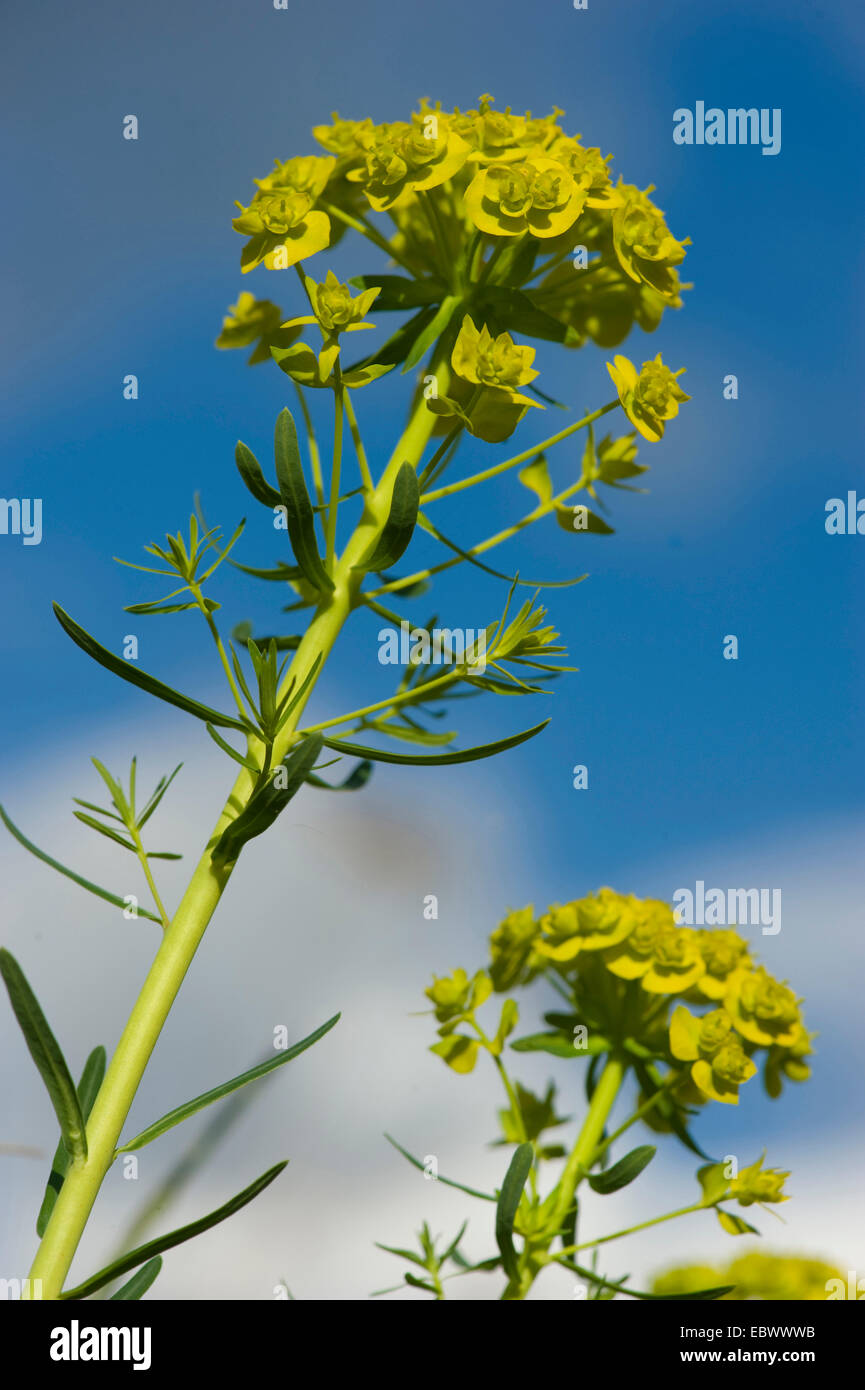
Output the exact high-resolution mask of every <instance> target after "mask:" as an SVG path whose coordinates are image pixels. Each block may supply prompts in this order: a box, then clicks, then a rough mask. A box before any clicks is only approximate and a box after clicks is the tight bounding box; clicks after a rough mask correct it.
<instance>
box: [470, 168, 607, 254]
mask: <svg viewBox="0 0 865 1390" xmlns="http://www.w3.org/2000/svg"><path fill="white" fill-rule="evenodd" d="M585 202H586V190H585V189H583V188H580V187H578V185H577V184H576V183H575V182H574V179H573V178H572V177H571V175H570V174H569V173H568V171H567V169H566V168H565V166H564V164H560V163H559V162H558V160H556V159H550V158H548V157H547V156H546V155H534V156H532V157H531V158H529V159H527V160H525V161H523V162H522V163H514V164H508V163H503V162H501V161H500V162H498V163H496V164H490V165H489V167H488V168H485V169H481V170H480V171H479V173H477V174H476V175H475V177H474V178H473V179H472V181H471V183H470V184H469V186H468V188H467V189H466V194H465V206H466V211H467V212H468V214H469V217H470V218H471V220H472V222H473V223H474V225H475V226H476V227H477V229H478V231H481V232H487V233H489V235H491V236H521V235H522V234H523V233H524V232H531V234H532V236H536V237H541V238H546V237H554V236H559V235H560V234H561V233H562V232H566V231H567V230H568V228H569V227H570V226H572V225H573V223H574V222H576V220H577V218H578V217H579V215H580V213H581V212H582V210H583V208H584V206H585Z"/></svg>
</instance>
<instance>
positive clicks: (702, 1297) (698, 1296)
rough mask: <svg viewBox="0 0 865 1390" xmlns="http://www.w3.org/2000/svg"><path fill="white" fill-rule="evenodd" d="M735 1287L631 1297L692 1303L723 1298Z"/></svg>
mask: <svg viewBox="0 0 865 1390" xmlns="http://www.w3.org/2000/svg"><path fill="white" fill-rule="evenodd" d="M735 1287H736V1285H735V1284H720V1285H719V1286H718V1288H716V1289H697V1290H696V1291H695V1292H693V1293H635V1294H633V1295H632V1296H633V1297H634V1298H647V1299H651V1300H652V1301H653V1302H655V1303H667V1302H669V1301H670V1300H671V1299H675V1300H676V1302H677V1303H678V1302H686V1301H687V1302H691V1303H694V1302H705V1301H707V1300H710V1299H717V1298H723V1297H724V1295H725V1294H727V1293H732V1292H733V1290H734V1289H735ZM624 1292H626V1293H630V1292H631V1290H630V1289H626V1290H624Z"/></svg>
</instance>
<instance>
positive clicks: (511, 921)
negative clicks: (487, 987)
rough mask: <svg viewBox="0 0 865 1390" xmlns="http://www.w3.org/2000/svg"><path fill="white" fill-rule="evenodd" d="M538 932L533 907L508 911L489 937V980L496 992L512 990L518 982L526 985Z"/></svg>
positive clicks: (538, 928)
mask: <svg viewBox="0 0 865 1390" xmlns="http://www.w3.org/2000/svg"><path fill="white" fill-rule="evenodd" d="M539 931H540V927H539V925H538V923H537V921H536V920H535V914H534V910H533V908H531V907H523V908H520V909H519V911H517V912H509V913H508V915H507V917H505V919H504V921H503V922H500V923H499V925H498V926H497V927H496V929H495V931H494V932H493V933H492V935H491V936H490V977H491V979H492V982H493V989H494V990H495V991H496V992H497V993H499V992H500V991H502V990H506V989H510V988H511V986H512V985H514V984H516V983H517V981H519V982H520V983H524V982H525V981H524V978H523V977H524V972H525V970H526V968H527V967H529V968H530V958H531V956H532V953H533V947H534V944H535V941H536V940H537V937H538V933H539Z"/></svg>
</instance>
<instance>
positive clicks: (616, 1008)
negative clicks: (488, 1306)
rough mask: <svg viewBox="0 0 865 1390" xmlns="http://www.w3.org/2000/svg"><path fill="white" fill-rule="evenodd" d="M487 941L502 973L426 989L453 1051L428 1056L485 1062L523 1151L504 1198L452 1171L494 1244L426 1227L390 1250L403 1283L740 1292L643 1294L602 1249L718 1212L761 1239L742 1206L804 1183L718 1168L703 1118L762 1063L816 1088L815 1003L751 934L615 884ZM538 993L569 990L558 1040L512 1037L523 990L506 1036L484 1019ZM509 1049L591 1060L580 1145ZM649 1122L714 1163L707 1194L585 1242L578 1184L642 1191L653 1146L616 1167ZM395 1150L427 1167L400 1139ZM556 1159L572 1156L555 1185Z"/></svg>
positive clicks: (511, 1291) (607, 1293) (702, 1178)
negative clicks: (703, 1134) (407, 1264)
mask: <svg viewBox="0 0 865 1390" xmlns="http://www.w3.org/2000/svg"><path fill="white" fill-rule="evenodd" d="M489 944H490V961H489V966H488V968H487V969H483V970H479V971H477V972H476V974H475V975H474V976H473V977H472V978H471V979H470V978H469V976H468V975H467V974H466V972H465V971H464V970H461V969H460V970H456V971H454V973H453V974H452V975H448V976H444V977H442V978H440V979H435V980H434V982H433V984H432V985H431V986H430V988H429V989H427V991H426V994H427V997H428V998H429V999H430V1000H431V1002H432V1005H433V1011H434V1014H435V1017H436V1019H437V1021H438V1023H439V1025H440V1027H439V1030H438V1031H439V1041H438V1042H436V1043H434V1044H433V1046H432V1048H431V1049H430V1050H431V1051H432V1052H435V1053H437V1054H438V1055H439V1056H440V1057H441V1058H442V1059H443V1060H444V1061H445V1062H446V1063H447V1064H448V1066H449V1067H451V1068H452V1069H453V1070H454V1071H455V1072H458V1073H461V1074H464V1075H465V1074H467V1073H469V1072H471V1071H473V1070H474V1068H475V1065H476V1063H477V1060H478V1058H479V1056H481V1055H482V1054H483V1053H487V1054H488V1055H489V1057H490V1058H491V1059H492V1061H493V1063H494V1065H495V1068H496V1071H497V1072H498V1075H499V1078H500V1080H501V1082H502V1084H503V1086H504V1091H505V1097H506V1100H507V1105H506V1108H505V1109H504V1110H500V1111H499V1120H500V1124H501V1130H502V1137H501V1138H500V1139H499V1140H497V1141H496V1142H497V1143H499V1144H502V1145H507V1146H513V1155H512V1157H511V1160H510V1163H509V1165H508V1168H507V1172H506V1173H505V1175H504V1180H503V1182H502V1185H501V1188H499V1189H498V1190H497V1191H496V1192H495V1193H486V1192H482V1191H479V1190H478V1189H477V1188H474V1187H465V1186H463V1184H462V1183H459V1182H455V1181H454V1180H453V1179H452V1178H451V1177H446V1178H445V1177H442V1178H441V1181H443V1182H446V1183H447V1184H448V1185H449V1186H452V1187H457V1188H460V1189H461V1190H462V1191H464V1192H467V1193H468V1194H469V1195H470V1196H472V1197H475V1198H479V1199H481V1200H486V1201H487V1202H489V1203H492V1204H494V1205H495V1240H496V1244H497V1247H498V1249H497V1252H496V1253H494V1254H492V1255H490V1256H488V1257H486V1258H485V1259H483V1260H480V1261H475V1262H471V1261H470V1260H468V1259H467V1258H466V1257H465V1256H464V1254H463V1253H462V1251H461V1250H460V1242H461V1240H462V1237H463V1233H464V1231H465V1225H463V1227H462V1228H461V1230H460V1232H459V1234H458V1235H457V1236H456V1237H455V1238H454V1239H453V1240H451V1241H450V1242H449V1243H448V1244H447V1245H446V1246H444V1247H442V1248H441V1249H438V1248H437V1247H436V1242H435V1240H434V1239H433V1238H432V1236H431V1234H430V1231H429V1228H428V1226H427V1225H426V1224H425V1225H424V1227H423V1230H422V1231H421V1236H420V1249H419V1251H418V1252H417V1253H415V1252H413V1251H406V1250H401V1249H395V1248H394V1247H391V1246H383V1247H382V1248H383V1249H385V1250H389V1251H391V1253H392V1254H395V1255H398V1256H399V1257H400V1258H402V1259H408V1260H410V1261H411V1262H412V1264H413V1265H415V1266H416V1268H417V1269H419V1270H420V1271H421V1273H420V1274H419V1273H416V1272H411V1271H410V1272H409V1273H407V1274H406V1275H405V1279H406V1282H407V1283H409V1284H411V1285H412V1286H414V1287H416V1288H421V1289H423V1290H424V1292H426V1293H430V1294H433V1295H434V1296H435V1297H436V1298H437V1299H442V1298H444V1297H445V1289H444V1282H445V1281H446V1280H448V1279H451V1278H457V1277H459V1276H461V1275H463V1274H472V1273H477V1272H484V1273H489V1272H492V1271H495V1270H501V1271H502V1274H503V1276H504V1289H503V1292H502V1295H501V1296H502V1298H503V1299H507V1300H519V1299H523V1298H525V1297H526V1296H527V1294H528V1293H529V1291H530V1289H531V1288H532V1286H533V1285H534V1283H535V1280H536V1279H537V1278H538V1276H539V1275H540V1274H541V1273H542V1272H543V1271H544V1270H545V1269H549V1268H556V1267H558V1268H564V1269H567V1270H570V1271H571V1272H572V1273H574V1274H576V1275H577V1276H578V1277H579V1279H580V1280H581V1281H582V1282H581V1283H580V1284H579V1285H578V1286H577V1287H578V1292H579V1293H581V1294H582V1296H583V1297H591V1298H598V1299H606V1298H615V1297H616V1296H617V1295H623V1296H628V1297H631V1298H637V1299H645V1298H660V1297H669V1298H703V1299H714V1298H721V1297H723V1296H724V1295H726V1294H727V1293H729V1292H730V1290H731V1288H732V1287H733V1286H732V1285H731V1284H729V1283H727V1284H717V1283H716V1284H715V1285H714V1286H713V1285H712V1284H711V1282H703V1283H701V1282H699V1281H697V1282H695V1283H692V1284H691V1285H690V1287H689V1288H687V1289H686V1290H685V1291H684V1292H681V1291H677V1292H671V1293H658V1292H654V1293H645V1292H641V1291H640V1290H638V1289H635V1288H633V1287H632V1286H631V1285H630V1283H629V1282H628V1280H629V1276H627V1275H624V1276H619V1277H610V1276H609V1275H608V1274H607V1273H606V1272H601V1270H600V1269H599V1265H598V1256H599V1254H600V1251H601V1247H603V1246H605V1245H607V1244H608V1243H609V1242H610V1241H615V1240H620V1239H622V1238H623V1237H625V1236H629V1235H632V1234H633V1233H634V1232H636V1231H642V1230H645V1229H647V1228H649V1227H652V1226H657V1225H659V1224H661V1223H662V1222H665V1221H670V1220H673V1219H674V1218H677V1217H680V1216H686V1215H690V1214H692V1213H697V1212H704V1211H714V1212H715V1213H716V1214H717V1217H718V1220H719V1222H720V1224H721V1226H722V1228H723V1230H724V1231H726V1232H727V1233H728V1234H730V1235H734V1236H736V1235H743V1234H745V1233H746V1232H752V1233H754V1232H755V1228H754V1227H753V1226H752V1225H750V1224H749V1222H748V1221H747V1220H746V1219H745V1218H744V1217H743V1216H742V1215H741V1214H740V1213H739V1212H738V1211H737V1210H736V1206H739V1207H744V1208H746V1209H747V1208H753V1207H755V1206H759V1207H762V1208H763V1209H764V1210H770V1208H769V1206H768V1205H767V1204H769V1203H778V1202H785V1201H787V1195H786V1194H785V1193H784V1191H783V1187H784V1180H785V1179H786V1178H788V1177H789V1176H790V1175H789V1173H785V1172H780V1171H778V1170H776V1169H772V1168H765V1167H764V1166H763V1163H764V1158H765V1154H764V1155H763V1156H761V1157H759V1158H757V1159H756V1160H755V1161H754V1162H751V1163H748V1164H745V1163H742V1164H740V1163H739V1161H738V1156H737V1155H735V1154H728V1155H726V1156H725V1157H724V1159H723V1160H720V1161H719V1160H715V1159H712V1158H711V1157H710V1155H709V1154H706V1153H704V1152H703V1150H702V1148H701V1147H700V1146H699V1144H698V1143H697V1140H696V1139H695V1138H694V1135H693V1134H692V1132H691V1120H692V1117H693V1116H694V1115H696V1114H697V1113H698V1111H699V1109H700V1107H701V1106H704V1105H706V1104H707V1103H709V1102H718V1103H720V1104H722V1105H725V1106H729V1105H738V1104H739V1092H740V1088H741V1087H742V1086H744V1085H745V1084H746V1083H747V1082H748V1081H750V1080H751V1079H752V1078H753V1077H754V1076H756V1074H757V1072H758V1070H759V1066H758V1064H759V1063H761V1062H762V1065H763V1080H764V1085H765V1088H766V1090H767V1092H768V1094H769V1095H770V1096H772V1097H773V1098H777V1097H778V1096H779V1095H780V1094H781V1090H782V1085H783V1080H784V1079H785V1078H786V1079H787V1080H790V1081H804V1080H806V1079H807V1077H808V1076H809V1075H810V1071H809V1066H808V1062H807V1060H806V1059H807V1058H808V1056H809V1055H810V1053H811V1041H812V1035H811V1034H809V1033H808V1031H807V1029H806V1028H805V1024H804V1022H803V1019H802V1014H801V1009H800V1004H801V1000H799V999H797V997H796V995H795V994H794V993H793V991H792V990H791V989H790V988H789V986H788V985H787V984H786V983H781V982H779V981H777V980H775V979H773V978H772V976H771V975H769V974H768V972H767V971H766V969H765V967H764V966H761V965H758V964H757V963H756V960H755V959H754V954H753V952H752V950H751V948H750V947H749V945H748V943H747V942H746V941H745V940H744V939H743V938H742V937H741V936H740V935H739V933H738V932H736V931H734V930H732V929H718V930H711V931H708V930H707V931H695V930H694V929H693V928H691V927H687V926H682V925H680V924H679V923H678V922H677V921H676V919H675V916H674V913H673V909H672V908H671V907H669V906H668V905H667V904H666V903H662V902H657V901H654V900H652V899H647V900H642V901H641V900H640V899H638V898H635V897H632V896H624V895H622V894H620V893H614V892H613V891H612V890H611V889H609V888H602V889H601V890H600V892H599V893H597V894H590V895H589V896H588V897H586V898H581V899H579V900H577V901H574V902H570V903H565V904H564V905H562V904H559V903H555V904H553V905H552V906H551V907H550V908H549V909H548V910H547V912H545V913H543V914H541V915H540V916H536V914H535V913H534V911H533V909H532V908H531V907H526V908H522V909H521V910H520V911H518V912H511V913H509V914H508V916H507V917H506V918H505V919H504V921H502V922H501V923H500V924H499V926H498V927H497V928H496V930H495V931H494V932H493V933H492V935H491V936H490V941H489ZM541 985H546V986H547V988H548V990H549V991H550V993H551V994H554V995H555V996H556V1000H555V1002H556V1008H554V1009H552V1010H550V1011H548V1012H545V1013H544V1016H543V1017H544V1021H545V1023H546V1024H547V1028H546V1030H545V1031H543V1032H539V1033H530V1034H528V1035H526V1036H524V1037H520V1038H513V1037H512V1035H513V1033H514V1031H515V1029H516V1027H517V1024H518V1022H519V1008H518V1005H517V1001H516V1000H515V999H513V998H510V997H507V998H505V1000H504V1002H503V1004H502V1006H501V1009H500V1010H499V1011H498V1018H497V1019H496V1017H495V1015H494V1017H493V1020H492V1023H493V1024H494V1025H495V1032H493V1031H492V1028H491V1027H490V1024H489V1023H488V1024H487V1025H486V1027H485V1026H484V1025H483V1024H482V1023H481V1022H480V1020H479V1018H478V1010H479V1009H480V1008H481V1007H482V1006H483V1005H484V1004H485V1003H486V1002H487V1001H488V1000H490V999H491V998H492V996H493V994H494V993H498V994H506V995H508V996H509V995H510V994H511V992H512V991H513V990H516V989H524V988H529V987H532V986H534V987H535V990H534V992H535V993H537V992H538V989H539V988H540V986H541ZM509 1039H510V1042H509V1041H508V1040H509ZM506 1046H509V1047H510V1049H511V1050H512V1051H515V1052H518V1053H526V1052H542V1053H549V1054H551V1055H552V1056H554V1057H560V1058H570V1059H574V1060H577V1059H582V1060H583V1062H584V1064H585V1075H584V1082H585V1095H586V1104H585V1109H584V1113H583V1116H582V1122H581V1125H580V1128H579V1131H578V1133H577V1135H576V1138H575V1139H574V1140H573V1141H572V1142H571V1143H570V1145H564V1144H562V1143H559V1142H552V1143H551V1142H549V1138H548V1135H549V1131H551V1130H552V1131H556V1132H557V1133H556V1134H554V1135H553V1136H552V1137H553V1139H554V1140H557V1139H558V1137H559V1136H558V1131H559V1130H560V1129H561V1127H562V1126H563V1125H565V1124H566V1123H567V1118H568V1117H562V1116H560V1115H559V1114H557V1112H556V1098H555V1097H556V1088H555V1086H554V1084H553V1083H550V1085H549V1087H548V1088H547V1090H546V1092H545V1094H544V1095H535V1094H534V1093H533V1092H532V1091H531V1090H530V1089H529V1088H528V1087H525V1086H522V1085H521V1084H520V1083H519V1082H518V1081H514V1080H512V1078H511V1075H510V1071H509V1068H508V1066H506V1064H505V1061H504V1053H505V1049H506ZM628 1091H630V1092H631V1099H632V1108H631V1113H630V1114H629V1115H628V1117H627V1119H625V1120H624V1121H623V1122H622V1123H621V1124H618V1125H617V1126H616V1128H615V1129H611V1128H610V1126H609V1120H610V1116H611V1114H612V1112H613V1108H614V1106H615V1105H616V1102H617V1100H618V1099H619V1097H620V1095H622V1094H627V1093H628ZM571 1095H572V1093H571V1092H570V1091H569V1098H570V1097H571ZM639 1122H641V1123H643V1124H645V1125H647V1126H648V1127H649V1128H651V1129H652V1130H655V1131H657V1132H658V1133H660V1134H668V1135H670V1136H672V1138H674V1139H677V1140H678V1141H679V1142H680V1143H682V1144H684V1145H685V1147H686V1148H688V1149H690V1150H691V1151H692V1152H693V1153H696V1154H698V1155H699V1156H700V1157H702V1158H704V1159H706V1160H707V1161H706V1163H705V1164H704V1165H703V1166H702V1167H701V1168H699V1170H698V1172H697V1178H698V1181H699V1196H698V1195H697V1193H696V1191H693V1192H691V1193H689V1194H688V1200H687V1201H686V1202H685V1203H683V1204H682V1203H680V1204H678V1205H677V1207H676V1209H675V1210H673V1211H669V1212H664V1213H663V1214H661V1215H660V1216H654V1217H649V1218H648V1219H647V1220H645V1221H641V1222H640V1223H639V1224H637V1225H632V1226H628V1227H626V1228H625V1229H623V1230H614V1231H612V1232H611V1233H609V1234H606V1235H602V1236H593V1237H592V1238H591V1239H588V1240H584V1239H582V1237H578V1234H577V1218H578V1214H579V1210H580V1201H581V1196H580V1188H581V1186H582V1185H583V1184H586V1185H587V1186H588V1187H589V1188H591V1189H592V1190H593V1191H594V1192H596V1193H598V1194H600V1195H602V1196H605V1197H606V1196H610V1195H612V1194H613V1193H615V1192H618V1191H620V1190H621V1188H623V1187H625V1186H627V1185H628V1184H629V1183H632V1182H634V1180H635V1179H636V1178H638V1177H639V1175H640V1174H641V1173H642V1171H643V1170H644V1168H646V1167H647V1165H648V1164H649V1163H650V1162H651V1161H652V1159H653V1158H654V1157H655V1153H656V1149H655V1147H654V1146H653V1145H650V1144H641V1145H638V1146H637V1147H636V1148H633V1149H631V1150H630V1151H628V1152H627V1153H624V1154H623V1155H622V1156H621V1157H615V1154H614V1150H615V1148H616V1146H617V1145H618V1141H619V1140H620V1138H621V1137H622V1136H623V1135H625V1134H627V1133H628V1132H629V1131H630V1130H631V1127H632V1126H633V1125H635V1124H637V1123H639ZM391 1142H392V1143H394V1141H393V1140H391ZM395 1147H396V1148H398V1149H400V1152H401V1153H403V1154H404V1155H405V1157H406V1158H408V1160H409V1162H411V1163H414V1164H415V1166H416V1167H418V1168H424V1164H423V1163H421V1162H420V1161H419V1160H418V1159H415V1158H412V1156H411V1154H409V1153H407V1152H406V1150H405V1149H402V1148H401V1146H400V1145H399V1144H396V1145H395ZM614 1157H615V1161H613V1159H614ZM551 1159H564V1160H565V1162H564V1164H563V1167H562V1169H561V1171H560V1172H559V1174H558V1176H557V1178H556V1179H555V1181H553V1182H552V1183H550V1184H549V1185H548V1186H547V1188H546V1190H545V1186H544V1177H545V1176H546V1172H547V1171H548V1170H547V1168H546V1167H545V1165H546V1164H547V1163H548V1162H549V1161H550V1160H551ZM426 1175H427V1176H429V1175H430V1173H429V1170H427V1171H426ZM435 1176H436V1177H437V1178H438V1177H439V1175H438V1174H437V1173H436V1174H435ZM749 1214H750V1213H749ZM466 1224H467V1223H466ZM515 1236H516V1238H517V1239H520V1242H521V1243H520V1246H519V1247H518V1246H517V1244H516V1241H515ZM605 1253H606V1252H605ZM587 1259H590V1260H591V1261H592V1263H591V1265H590V1266H587V1264H586V1260H587ZM451 1266H453V1267H452V1268H451ZM445 1271H446V1272H445ZM384 1292H394V1290H393V1289H391V1290H385V1291H384Z"/></svg>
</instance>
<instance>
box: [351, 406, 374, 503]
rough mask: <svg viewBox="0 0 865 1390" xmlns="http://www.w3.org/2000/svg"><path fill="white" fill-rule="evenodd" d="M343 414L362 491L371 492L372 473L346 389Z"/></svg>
mask: <svg viewBox="0 0 865 1390" xmlns="http://www.w3.org/2000/svg"><path fill="white" fill-rule="evenodd" d="M344 404H345V415H346V419H347V420H348V427H349V429H350V430H351V439H352V443H353V444H354V452H355V454H356V455H357V466H358V468H359V469H360V476H361V481H362V482H363V486H364V491H365V492H372V489H373V481H372V474H371V473H370V471H369V463H368V461H367V457H366V450H365V449H364V447H363V438H362V436H361V432H360V428H359V426H358V423H357V416H356V415H355V413H354V406H353V405H352V403H351V392H350V391H346V392H345V395H344Z"/></svg>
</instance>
